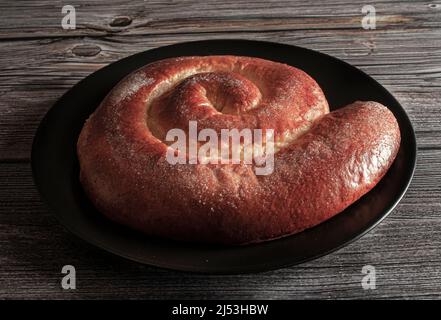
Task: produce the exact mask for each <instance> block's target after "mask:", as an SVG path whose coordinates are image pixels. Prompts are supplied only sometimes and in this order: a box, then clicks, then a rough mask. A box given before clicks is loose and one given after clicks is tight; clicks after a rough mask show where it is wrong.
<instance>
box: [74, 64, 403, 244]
mask: <svg viewBox="0 0 441 320" xmlns="http://www.w3.org/2000/svg"><path fill="white" fill-rule="evenodd" d="M189 120H197V122H198V129H199V130H201V129H204V128H213V129H215V130H216V131H217V132H219V131H220V129H232V128H237V129H239V130H240V129H242V128H251V129H254V128H263V129H274V131H275V138H276V142H277V145H278V148H277V152H276V153H275V160H274V172H273V173H272V174H269V175H266V176H258V175H256V174H255V172H254V170H253V165H248V164H226V165H220V164H219V165H216V164H208V165H202V164H196V165H191V164H185V165H172V164H170V163H168V162H167V161H166V159H165V154H166V151H167V148H168V146H167V144H166V143H164V141H163V140H164V136H165V133H166V132H167V131H168V130H169V129H171V128H181V129H183V130H188V128H187V126H188V121H189ZM399 144H400V133H399V128H398V124H397V122H396V120H395V118H394V116H393V114H392V113H391V112H390V111H389V110H388V109H387V108H386V107H384V106H382V105H381V104H379V103H376V102H356V103H353V104H351V105H349V106H347V107H345V108H342V109H339V110H337V111H334V112H332V113H329V110H328V104H327V102H326V99H325V97H324V95H323V92H322V91H321V89H320V87H319V86H318V85H317V83H316V82H315V81H314V80H313V79H312V78H311V77H309V76H308V75H307V74H305V73H304V72H303V71H301V70H298V69H296V68H293V67H290V66H287V65H284V64H279V63H275V62H271V61H267V60H262V59H257V58H248V57H236V56H209V57H186V58H175V59H167V60H162V61H159V62H155V63H153V64H150V65H147V66H145V67H143V68H141V69H139V70H138V71H136V72H134V73H132V74H131V75H129V76H128V77H126V78H125V79H124V80H122V81H121V82H120V83H119V84H118V85H117V86H116V87H115V88H114V89H113V90H112V91H111V92H110V93H109V95H108V96H107V97H106V98H105V99H104V101H103V102H102V103H101V105H100V106H99V108H98V109H97V110H96V111H95V113H94V114H93V115H92V116H91V117H90V118H89V119H88V120H87V122H86V124H85V125H84V128H83V130H82V131H81V134H80V138H79V140H78V146H77V151H78V157H79V161H80V168H81V174H80V180H81V182H82V184H83V187H84V189H85V191H86V193H87V194H88V196H89V197H90V199H91V200H92V202H93V203H94V204H95V206H96V207H97V208H98V209H99V210H100V211H101V212H102V213H103V214H105V215H106V216H107V217H109V218H110V219H112V220H114V221H116V222H118V223H122V224H125V225H128V226H130V227H132V228H135V229H138V230H141V231H143V232H145V233H147V234H149V235H153V236H161V237H168V238H173V239H179V240H190V241H206V242H215V243H227V244H243V243H250V242H258V241H264V240H269V239H273V238H277V237H281V236H286V235H290V234H293V233H296V232H300V231H302V230H304V229H306V228H309V227H312V226H315V225H317V224H319V223H321V222H323V221H325V220H326V219H329V218H330V217H332V216H334V215H335V214H337V213H339V212H341V211H342V210H343V209H345V208H346V207H347V206H349V205H350V204H351V203H353V202H354V201H356V200H357V199H359V198H360V197H361V196H362V195H363V194H365V193H366V192H368V191H369V190H370V189H372V188H373V187H374V186H375V185H376V184H377V182H378V181H379V180H380V179H381V178H382V176H383V175H384V174H385V173H386V171H387V170H388V168H389V167H390V165H391V164H392V162H393V160H394V158H395V156H396V154H397V152H398V148H399Z"/></svg>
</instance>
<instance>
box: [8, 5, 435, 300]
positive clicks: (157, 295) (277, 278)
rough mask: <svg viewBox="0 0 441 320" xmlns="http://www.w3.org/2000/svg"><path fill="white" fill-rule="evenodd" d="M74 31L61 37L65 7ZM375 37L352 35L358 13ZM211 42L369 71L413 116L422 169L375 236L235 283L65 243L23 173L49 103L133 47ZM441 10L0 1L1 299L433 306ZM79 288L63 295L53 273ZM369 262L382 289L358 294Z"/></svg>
mask: <svg viewBox="0 0 441 320" xmlns="http://www.w3.org/2000/svg"><path fill="white" fill-rule="evenodd" d="M66 4H69V5H74V6H75V8H76V14H77V29H76V30H63V29H62V28H61V19H62V17H63V14H62V13H61V8H62V6H63V5H66ZM366 4H372V5H374V6H375V8H376V11H377V29H375V30H364V29H363V28H362V27H361V19H362V17H363V14H362V13H361V8H362V6H363V5H366ZM218 38H238V39H257V40H269V41H276V42H281V43H287V44H294V45H298V46H303V47H306V48H310V49H314V50H319V51H321V52H324V53H327V54H330V55H333V56H335V57H338V58H340V59H342V60H344V61H347V62H349V63H351V64H353V65H355V66H357V67H359V68H360V69H362V70H364V71H365V72H367V73H368V74H370V75H371V76H373V77H374V78H375V79H376V80H378V81H379V82H380V83H381V84H383V85H384V86H385V87H386V88H387V89H388V90H390V92H392V93H393V94H394V96H395V97H396V98H397V99H398V100H399V101H400V103H401V104H402V105H403V107H404V108H405V109H406V111H407V112H408V114H409V116H410V118H411V120H412V122H413V125H414V128H415V130H416V135H417V142H418V147H419V148H418V149H419V150H418V160H417V161H418V164H417V170H416V173H415V177H414V180H413V182H412V184H411V186H410V188H409V190H408V192H407V194H406V196H405V197H404V199H403V200H402V201H401V203H400V204H399V205H398V207H397V208H396V209H395V210H394V212H393V213H392V214H391V215H390V216H389V217H388V218H387V219H386V220H385V221H383V222H382V223H381V224H380V225H379V226H378V227H377V228H376V229H374V230H373V231H372V232H370V233H369V234H367V235H365V236H364V237H363V238H361V239H360V240H358V241H356V242H355V243H353V244H351V245H349V246H347V247H345V248H344V249H341V250H339V251H337V252H335V253H333V254H330V255H328V256H325V257H323V258H320V259H318V260H315V261H312V262H309V263H306V264H302V265H300V266H296V267H291V268H285V269H280V270H277V271H271V272H266V273H261V274H250V275H238V276H207V275H193V274H188V273H179V272H172V271H166V270H161V269H157V268H153V267H147V266H142V265H139V264H136V263H133V262H130V261H126V260H123V259H121V258H118V257H114V256H111V255H109V254H107V253H104V252H102V251H99V250H97V249H94V248H92V247H90V246H88V245H87V244H85V243H83V242H81V241H80V240H77V239H76V238H74V237H73V236H72V235H71V234H69V233H68V232H67V231H66V230H65V229H64V228H63V227H62V226H61V225H60V224H59V223H58V222H57V220H56V219H55V217H54V216H53V215H52V214H51V213H50V212H49V211H48V209H47V207H46V205H45V204H44V203H43V202H42V201H41V199H40V197H39V195H38V193H37V191H36V189H35V186H34V184H33V181H32V176H31V166H30V151H31V143H32V138H33V136H34V133H35V130H36V128H37V126H38V124H39V122H40V120H41V119H42V117H43V116H44V114H45V113H46V111H47V110H48V109H49V108H50V107H51V106H52V105H53V104H54V103H55V101H56V100H57V99H58V98H59V97H60V96H61V95H62V94H63V93H64V92H66V91H67V90H68V89H69V88H71V87H72V85H73V84H75V83H77V82H78V81H79V80H81V79H82V78H84V77H85V76H87V75H88V74H90V73H92V72H93V71H95V70H97V69H99V68H101V67H103V66H105V65H107V64H108V63H110V62H113V61H116V60H118V59H121V58H123V57H126V56H128V55H131V54H134V53H136V52H140V51H144V50H147V49H150V48H155V47H159V46H163V45H167V44H172V43H177V42H182V41H191V40H202V39H218ZM440 89H441V2H439V1H432V2H429V1H412V2H410V1H409V2H407V1H389V0H388V1H378V2H375V1H363V2H362V3H361V4H355V3H351V2H349V1H343V0H332V1H317V2H311V1H262V2H257V1H237V0H227V1H192V2H184V1H179V2H178V1H122V0H121V1H115V0H112V1H69V2H67V1H28V2H21V1H1V2H0V298H61V299H70V298H133V299H135V298H151V299H162V298H175V299H183V298H269V299H276V298H286V299H291V298H301V299H302V298H415V297H418V298H437V297H439V296H440V294H441V201H440V195H441V187H440V185H441V183H440V181H441V157H440V156H441V141H440V138H441V115H440V112H441V91H440ZM66 264H71V265H74V266H75V267H76V271H77V289H76V290H71V291H65V290H63V289H62V288H61V285H60V282H61V278H62V276H63V275H62V274H61V268H62V267H63V265H66ZM367 264H370V265H373V266H375V267H376V271H377V283H376V284H377V288H376V289H375V290H368V291H367V290H363V289H362V287H361V279H362V277H363V274H362V273H361V269H362V267H363V266H364V265H367Z"/></svg>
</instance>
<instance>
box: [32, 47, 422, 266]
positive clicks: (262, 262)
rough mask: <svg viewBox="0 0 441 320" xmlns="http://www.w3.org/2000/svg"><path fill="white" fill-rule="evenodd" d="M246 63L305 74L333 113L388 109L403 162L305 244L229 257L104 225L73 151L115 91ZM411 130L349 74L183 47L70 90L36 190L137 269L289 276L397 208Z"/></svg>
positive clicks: (77, 229)
mask: <svg viewBox="0 0 441 320" xmlns="http://www.w3.org/2000/svg"><path fill="white" fill-rule="evenodd" d="M221 54H229V55H243V56H254V57H260V58H265V59H269V60H273V61H279V62H283V63H286V64H289V65H292V66H295V67H298V68H300V69H302V70H304V71H306V72H307V73H308V74H309V75H311V76H312V77H313V78H314V79H315V80H316V81H317V82H318V83H319V85H320V86H321V87H322V89H323V91H324V93H325V95H326V97H327V99H328V101H329V105H330V106H331V109H336V108H339V107H342V106H344V105H346V104H348V103H350V102H353V101H354V100H374V101H378V102H381V103H383V104H384V105H386V106H388V107H389V108H390V109H391V110H392V112H393V113H394V114H395V117H396V118H397V120H398V123H399V125H400V129H401V136H402V142H401V146H400V151H399V153H398V156H397V158H396V160H395V162H394V164H393V165H392V167H391V168H390V170H389V171H388V173H387V174H386V176H385V177H384V178H383V179H382V180H381V181H380V183H379V184H378V185H377V186H376V187H375V188H374V189H373V190H371V191H370V192H369V193H368V194H366V195H365V196H364V197H362V198H361V199H360V200H359V201H357V202H356V203H354V204H353V205H351V206H350V207H349V208H347V209H346V210H345V211H344V212H343V213H341V214H339V215H337V216H336V217H334V218H332V219H330V220H328V221H326V222H324V223H322V224H320V225H319V226H316V227H314V228H312V229H309V230H306V231H304V232H301V233H299V234H296V235H293V236H289V237H286V238H282V239H279V240H274V241H270V242H266V243H261V244H255V245H248V246H239V247H225V246H212V245H198V244H192V243H183V242H175V241H167V240H162V239H153V238H149V237H147V236H145V235H143V234H140V233H138V232H135V231H132V230H130V229H128V228H126V227H123V226H120V225H116V224H114V223H112V222H110V221H108V220H107V219H106V218H104V217H103V216H101V214H100V213H99V212H97V210H96V209H95V208H94V207H93V206H92V204H91V203H90V202H89V200H88V199H87V198H86V196H85V194H84V193H83V190H82V188H81V185H80V183H79V180H78V172H79V168H78V160H77V156H76V152H75V144H76V141H77V138H78V135H79V132H80V130H81V128H82V126H83V123H84V121H85V119H86V118H87V117H88V116H89V115H90V114H91V113H92V112H93V111H94V110H95V108H96V107H97V106H98V104H99V103H100V102H101V100H102V99H103V98H104V96H105V95H106V94H107V93H108V92H109V90H110V89H112V87H113V86H114V85H115V84H116V83H117V82H118V81H119V80H121V78H123V77H124V76H125V75H127V74H128V73H130V72H132V71H134V70H135V69H137V68H139V67H141V66H143V65H145V64H148V63H150V62H153V61H156V60H160V59H164V58H168V57H176V56H188V55H221ZM415 158H416V143H415V136H414V132H413V129H412V125H411V123H410V121H409V118H408V117H407V115H406V113H405V111H404V110H403V108H402V107H401V106H400V104H399V103H398V102H397V100H395V99H394V97H393V96H392V95H391V94H390V93H389V92H388V91H387V90H386V89H385V88H383V87H382V86H381V85H380V84H379V83H377V82H376V81H375V80H373V79H372V78H371V77H369V76H368V75H366V74H365V73H363V72H362V71H360V70H358V69H356V68H355V67H352V66H351V65H349V64H347V63H345V62H343V61H340V60H338V59H335V58H333V57H330V56H328V55H325V54H322V53H319V52H315V51H312V50H308V49H304V48H299V47H295V46H290V45H283V44H276V43H269V42H260V41H245V40H209V41H198V42H189V43H180V44H175V45H171V46H167V47H162V48H157V49H153V50H149V51H146V52H142V53H139V54H136V55H133V56H131V57H128V58H125V59H123V60H120V61H117V62H115V63H113V64H111V65H109V66H107V67H105V68H103V69H101V70H98V71H97V72H95V73H93V74H92V75H90V76H88V77H87V78H85V79H84V80H82V81H81V82H80V83H78V84H77V85H75V86H74V87H73V88H72V89H71V90H69V91H68V92H67V93H66V94H65V95H64V96H63V97H62V98H61V99H60V100H59V101H58V102H57V103H56V105H55V106H54V107H53V108H52V109H51V110H50V111H49V112H48V113H47V115H46V116H45V118H44V119H43V121H42V122H41V125H40V127H39V129H38V131H37V134H36V136H35V139H34V144H33V148H32V169H33V173H34V179H35V183H36V185H37V186H38V189H39V191H40V193H41V195H42V196H43V198H44V199H45V200H46V201H47V203H48V204H49V206H50V208H51V209H52V210H53V212H54V213H55V214H56V215H57V217H58V218H59V220H60V222H61V223H62V224H63V225H64V226H65V227H66V228H67V229H69V230H70V231H71V232H72V233H74V234H76V235H77V236H78V237H80V238H82V239H84V240H86V241H87V242H89V243H91V244H94V245H96V246H98V247H100V248H102V249H104V250H107V251H109V252H112V253H114V254H117V255H120V256H122V257H125V258H128V259H131V260H134V261H138V262H141V263H145V264H149V265H154V266H159V267H165V268H171V269H176V270H184V271H194V272H207V273H244V272H257V271H264V270H270V269H275V268H280V267H285V266H289V265H293V264H297V263H300V262H304V261H307V260H311V259H313V258H316V257H319V256H322V255H324V254H326V253H329V252H331V251H334V250H336V249H338V248H340V247H342V246H343V245H345V244H348V243H349V242H351V241H353V240H354V239H357V238H358V237H360V236H361V235H363V234H364V233H366V232H367V231H369V230H370V229H372V228H373V227H374V226H375V225H376V224H378V223H379V222H380V221H381V220H382V219H384V218H385V217H386V216H387V215H388V214H389V213H390V212H391V211H392V209H393V208H394V207H395V205H396V204H397V203H398V201H399V200H400V199H401V198H402V196H403V194H404V193H405V191H406V189H407V187H408V185H409V183H410V180H411V178H412V175H413V172H414V168H415Z"/></svg>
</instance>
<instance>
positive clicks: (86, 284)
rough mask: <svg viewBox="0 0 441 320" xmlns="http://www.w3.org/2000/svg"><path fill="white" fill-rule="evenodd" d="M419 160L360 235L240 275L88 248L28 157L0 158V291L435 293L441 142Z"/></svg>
mask: <svg viewBox="0 0 441 320" xmlns="http://www.w3.org/2000/svg"><path fill="white" fill-rule="evenodd" d="M418 161H419V164H420V165H419V167H418V169H417V172H416V175H415V179H414V181H413V183H412V185H411V187H410V189H409V192H408V193H407V195H406V196H405V198H404V199H403V200H402V202H401V204H400V205H399V206H398V207H397V209H396V210H395V211H394V212H393V213H392V214H391V215H390V216H389V217H388V218H387V219H386V220H385V221H384V222H382V223H381V224H380V225H379V226H378V227H377V228H375V229H374V230H373V231H372V232H370V233H369V234H367V235H366V236H364V237H363V238H362V239H360V240H358V241H356V242H355V243H353V244H351V245H349V246H347V247H345V248H344V249H342V250H339V251H337V252H335V253H333V254H330V255H328V256H326V257H323V258H321V259H318V260H315V261H313V262H310V263H306V264H303V265H300V266H296V267H291V268H286V269H281V270H278V271H272V272H266V273H262V274H257V275H242V276H204V275H191V274H185V273H184V274H183V273H178V272H172V271H166V270H160V269H157V268H152V267H146V266H141V265H138V264H135V263H131V262H129V261H125V260H123V259H120V258H118V257H114V256H112V255H110V254H106V253H104V252H102V251H100V250H98V249H95V248H92V247H90V246H88V245H86V244H85V243H83V242H81V241H79V240H77V239H75V238H74V237H73V236H72V235H70V234H69V233H68V232H67V231H65V230H64V229H63V228H62V227H61V226H60V225H59V224H58V222H57V221H56V219H55V217H54V216H53V215H52V214H50V213H48V211H47V209H46V206H45V205H44V204H43V203H42V202H41V201H40V199H39V196H38V194H37V191H36V190H35V188H34V186H33V182H32V179H31V174H30V166H29V164H27V163H20V164H17V163H2V164H0V181H2V184H1V185H0V203H2V206H1V207H0V247H1V248H2V254H1V255H0V266H1V267H0V275H1V276H0V297H3V298H22V297H30V298H48V297H52V298H97V297H100V298H151V299H158V298H177V299H184V298H227V297H228V298H269V299H277V298H285V299H286V298H289V299H291V298H300V299H303V298H330V297H334V298H350V297H351V298H382V297H390V298H394V297H395V298H403V297H418V296H421V297H426V298H427V297H433V298H436V297H439V296H440V295H441V270H440V268H439V266H440V265H441V207H440V203H439V198H440V196H441V188H440V186H439V183H438V182H439V179H440V176H441V151H439V150H424V151H421V152H420V153H419V158H418ZM428 168H431V169H430V174H427V171H428V170H429V169H428ZM12 226H13V227H12ZM65 264H73V265H74V266H75V267H76V269H77V276H78V289H77V290H75V291H73V292H64V291H63V290H62V289H61V287H60V279H61V268H62V266H63V265H65ZM366 264H371V265H374V266H375V267H376V272H377V276H378V278H377V289H376V290H372V291H365V290H363V289H362V287H361V278H362V276H363V275H362V273H361V268H362V267H363V266H364V265H366Z"/></svg>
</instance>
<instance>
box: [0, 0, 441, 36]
mask: <svg viewBox="0 0 441 320" xmlns="http://www.w3.org/2000/svg"><path fill="white" fill-rule="evenodd" d="M64 4H66V3H59V2H58V3H57V2H53V1H47V0H45V1H38V2H29V3H28V2H26V3H23V4H21V5H20V6H17V4H16V3H15V2H13V1H12V0H9V1H3V2H2V3H1V4H0V12H2V15H3V19H1V20H0V39H5V38H10V39H16V38H35V37H38V38H42V37H59V36H67V37H74V36H85V35H87V36H109V35H114V34H121V35H152V34H176V33H188V32H194V31H197V30H199V31H200V32H204V33H211V32H224V33H226V32H244V31H248V32H249V31H286V30H311V29H328V30H338V29H359V28H361V18H362V17H363V14H362V12H361V8H362V7H363V6H364V5H368V4H372V5H374V6H375V8H376V11H377V14H378V15H377V16H378V17H377V25H378V27H379V28H381V29H393V28H395V27H398V28H413V27H415V26H418V28H421V29H424V28H433V27H439V26H440V25H441V21H439V20H438V19H434V18H433V17H434V15H435V14H436V13H437V12H439V10H440V7H439V6H438V5H437V4H436V3H427V2H426V1H421V2H420V1H418V2H417V1H413V2H403V1H401V2H398V1H381V2H378V1H364V2H363V3H362V4H357V3H352V4H349V3H348V2H347V1H344V0H337V1H336V0H327V1H320V2H308V3H305V2H301V1H299V2H294V1H267V0H264V1H249V0H248V1H235V0H228V1H221V2H220V1H216V0H210V1H148V2H135V1H131V2H129V3H128V2H126V1H112V2H111V3H109V2H102V1H97V0H94V1H87V3H85V2H84V1H78V0H73V1H69V3H68V4H70V5H73V6H75V8H76V12H77V19H76V20H77V29H76V30H63V29H62V28H61V19H62V17H63V14H62V13H61V7H62V5H64ZM121 17H127V18H128V19H126V20H124V19H121ZM121 21H125V22H123V23H121ZM11 26H14V27H13V28H12V27H11Z"/></svg>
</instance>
